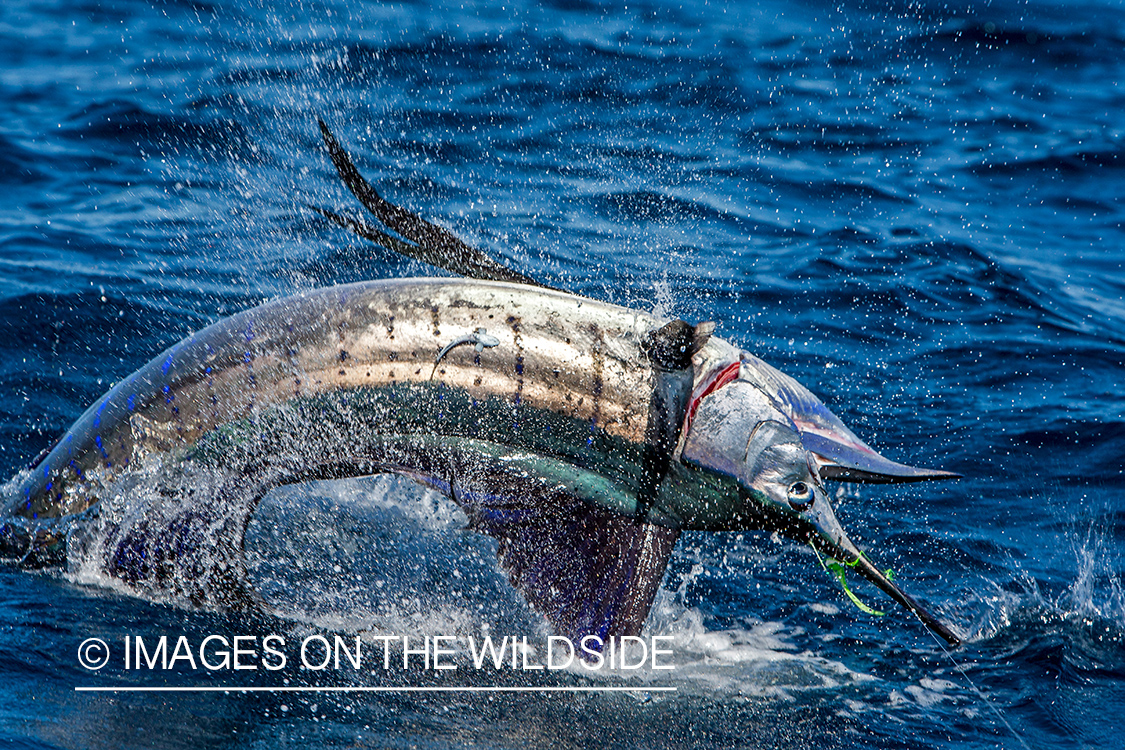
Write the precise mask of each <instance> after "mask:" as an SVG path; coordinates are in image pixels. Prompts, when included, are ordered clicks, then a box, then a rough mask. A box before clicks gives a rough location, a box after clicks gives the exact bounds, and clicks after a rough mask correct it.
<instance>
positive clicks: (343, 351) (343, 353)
mask: <svg viewBox="0 0 1125 750" xmlns="http://www.w3.org/2000/svg"><path fill="white" fill-rule="evenodd" d="M340 361H341V362H347V361H348V351H347V350H346V349H341V350H340Z"/></svg>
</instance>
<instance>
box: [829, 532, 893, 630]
mask: <svg viewBox="0 0 1125 750" xmlns="http://www.w3.org/2000/svg"><path fill="white" fill-rule="evenodd" d="M809 546H810V547H812V549H813V552H815V553H816V559H817V562H819V563H820V567H822V568H824V571H825V572H826V573H828V574H830V575H831V574H835V576H836V578H839V579H840V586H841V587H842V588H843V589H844V593H845V594H847V595H848V598H849V599H851V600H852V604H854V605H855V606H856V607H858V608H859V609H860V610H861V611H863V612H866V613H867V614H869V615H875V616H877V617H882V616H883V615H884V613H883V612H880V611H879V610H877V609H872V608H871V607H869V606H867V605H866V604H864V603H863V602H862V601H860V599H859V597H858V596H856V595H855V594H854V593H853V592H852V590H851V589H850V588H848V578H847V569H848V568H854V567H855V566H856V565H858V564H859V559H858V558H856V559H855V560H852V561H851V562H840V561H839V560H837V559H835V558H832V557H830V558H828V561H827V562H825V560H824V558H823V557H822V556H821V554H820V550H818V549H817V548H816V547H813V545H812V544H810V545H809ZM884 575H886V576H887V580H888V581H890V580H893V579H894V571H892V570H891V569H890V568H887V570H886V571H884Z"/></svg>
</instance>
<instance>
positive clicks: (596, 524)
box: [0, 122, 959, 645]
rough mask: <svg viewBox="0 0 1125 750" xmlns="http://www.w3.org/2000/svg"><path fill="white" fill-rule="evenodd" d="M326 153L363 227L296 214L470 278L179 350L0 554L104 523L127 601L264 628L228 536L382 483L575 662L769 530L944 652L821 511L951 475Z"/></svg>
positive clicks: (104, 417) (684, 326)
mask: <svg viewBox="0 0 1125 750" xmlns="http://www.w3.org/2000/svg"><path fill="white" fill-rule="evenodd" d="M320 129H321V133H322V136H323V141H324V145H325V148H326V150H327V152H328V155H329V156H330V158H331V160H332V163H333V165H334V167H335V169H336V171H337V173H338V174H339V176H340V178H341V179H342V180H343V182H344V184H345V185H346V186H347V188H348V189H349V190H350V191H351V193H352V194H353V195H354V196H355V197H356V198H357V199H358V201H359V202H360V203H361V204H362V205H363V206H364V207H365V208H366V209H367V210H368V211H369V212H370V214H371V215H372V216H373V217H374V218H375V219H376V220H377V221H378V224H373V223H371V221H370V220H369V219H365V218H361V217H359V216H356V215H354V214H352V213H343V212H339V211H332V210H328V209H324V208H319V207H315V206H310V208H311V209H312V210H315V211H316V212H317V213H318V214H320V215H321V216H323V217H325V218H327V219H328V220H330V221H331V222H333V223H335V224H338V225H340V226H342V227H344V228H346V229H348V230H350V231H352V232H354V233H356V234H358V235H360V236H361V237H364V238H366V239H368V240H371V241H372V242H374V243H376V244H378V245H380V246H382V247H384V248H387V249H389V250H392V251H395V252H398V253H401V254H403V255H406V256H409V257H411V258H415V259H418V260H421V261H424V262H426V263H429V264H431V265H434V266H438V267H440V268H443V269H445V270H447V271H449V272H452V273H453V274H456V275H457V276H460V277H461V278H417V279H393V280H377V281H366V282H360V283H354V284H347V285H341V286H333V287H327V288H323V289H318V290H314V291H309V292H304V293H300V294H297V295H294V296H291V297H287V298H284V299H278V300H275V301H272V302H268V303H266V304H264V305H261V306H260V307H256V308H254V309H250V310H246V311H244V312H241V313H238V314H236V315H234V316H232V317H229V318H226V319H224V320H221V321H219V322H217V323H215V324H213V325H211V326H209V327H207V328H205V329H203V330H201V331H199V332H197V333H194V334H192V335H190V336H188V337H187V338H186V339H184V340H183V341H181V342H179V343H178V344H176V345H174V346H172V347H171V348H170V349H168V350H167V351H165V352H163V353H161V354H160V355H158V356H157V357H155V358H154V359H153V360H152V361H151V362H149V363H148V364H147V365H145V366H144V367H143V368H141V369H140V370H139V371H137V372H136V373H134V374H132V375H130V376H129V377H127V378H125V379H124V380H122V381H121V382H120V383H118V384H117V385H115V386H114V387H113V388H112V389H111V390H110V391H109V392H108V393H106V394H105V395H104V396H103V397H102V398H101V399H99V400H98V401H97V402H96V403H95V404H94V405H93V406H91V407H90V408H89V409H88V410H87V411H86V412H85V413H84V414H83V415H82V416H81V417H80V418H79V419H78V421H77V422H76V423H75V424H74V425H73V426H72V427H71V428H70V430H69V431H68V432H67V433H66V434H65V435H63V436H62V438H60V439H59V440H58V441H57V442H56V443H55V444H54V445H53V446H51V447H50V448H49V449H48V450H46V451H44V453H43V455H41V456H40V458H39V459H37V460H36V461H35V462H34V463H33V465H32V466H31V467H30V468H29V469H27V470H25V471H24V472H21V473H20V474H19V475H17V476H16V477H14V478H13V479H12V480H11V481H10V482H8V484H7V485H5V487H4V489H3V502H4V506H3V507H4V510H5V514H6V515H5V518H4V520H3V526H2V527H0V552H2V553H3V554H4V555H5V556H8V557H16V558H18V559H19V560H21V561H22V562H23V563H24V564H25V565H29V566H35V565H46V564H51V563H54V562H58V561H59V560H62V559H65V555H66V549H67V544H68V538H70V536H71V535H72V534H71V532H72V530H73V529H74V528H76V526H78V525H80V524H81V523H84V522H89V521H90V519H91V517H96V518H97V519H98V522H99V523H101V524H103V526H104V528H105V529H106V533H104V534H103V535H102V536H101V537H99V540H98V542H97V544H98V549H97V550H96V554H97V555H98V556H99V559H100V560H101V564H102V566H103V567H104V570H105V572H106V573H108V574H109V575H111V576H114V577H116V578H117V579H119V580H121V581H123V582H125V583H126V584H128V585H130V586H132V587H134V588H135V589H136V590H137V591H138V592H140V593H149V594H152V595H162V596H170V597H172V598H177V597H178V598H181V599H184V600H186V601H190V602H194V603H197V604H203V605H211V606H219V607H244V606H254V604H255V603H256V602H258V599H257V596H256V594H255V593H254V592H253V590H252V587H251V586H250V584H249V582H248V581H247V577H246V570H245V566H244V553H243V537H244V533H245V529H246V525H247V522H248V520H249V518H250V516H251V515H252V514H253V512H254V509H255V507H256V505H257V504H258V502H259V501H260V500H261V498H262V497H263V496H264V495H265V494H266V493H267V492H268V491H269V490H270V489H272V488H273V487H276V486H278V485H280V484H287V483H296V482H303V481H309V480H313V479H324V478H341V477H356V476H366V475H372V474H378V473H388V472H389V473H395V474H400V475H404V476H406V477H410V478H411V479H413V480H415V481H417V482H419V483H421V484H422V485H425V486H427V487H430V488H434V489H436V490H438V491H440V492H441V493H444V494H445V495H447V496H448V497H450V498H452V500H453V501H455V502H456V504H457V505H458V506H460V507H461V508H462V509H463V510H464V512H465V515H466V517H467V518H468V523H469V526H470V528H471V529H473V530H475V531H477V532H480V533H482V534H486V535H488V536H491V537H493V538H495V539H496V540H497V542H498V546H497V554H498V559H499V564H500V566H501V567H502V569H503V570H504V571H505V573H506V575H507V577H508V580H509V581H510V582H511V584H512V586H514V587H515V588H516V589H518V590H519V591H520V592H521V593H522V595H523V596H524V597H525V598H526V600H527V602H528V603H529V604H530V605H531V606H532V608H534V609H535V610H536V611H537V612H539V613H540V614H541V615H542V616H543V617H544V618H546V620H547V621H548V622H549V624H550V626H551V628H552V630H553V631H554V632H555V633H557V634H559V635H565V636H568V637H570V638H572V639H574V640H577V639H580V638H584V637H586V636H590V635H594V636H597V637H598V638H600V639H602V641H603V642H604V641H605V640H606V639H608V638H609V637H611V636H624V635H636V634H638V633H639V632H640V630H641V628H642V626H643V625H644V622H645V620H646V617H647V615H648V612H649V610H650V608H651V606H652V602H653V598H654V596H655V594H656V592H657V590H658V588H659V586H660V583H661V579H662V577H663V574H664V570H665V567H666V565H667V562H668V560H669V558H670V556H671V554H672V551H673V549H674V547H675V545H676V541H677V539H678V537H679V535H680V534H681V532H683V531H687V530H699V531H713V532H725V531H736V530H766V531H773V532H776V533H778V534H779V535H781V536H783V537H786V538H789V539H793V540H797V541H799V542H801V543H807V544H810V545H812V546H813V547H814V548H815V549H816V550H817V551H818V554H819V555H822V556H826V557H829V558H833V559H835V560H837V561H840V562H842V563H846V564H847V565H850V566H852V567H853V569H854V570H855V571H856V572H858V573H859V574H861V575H862V576H864V577H865V578H867V579H868V580H869V581H871V582H872V583H873V584H875V585H876V586H877V587H878V588H880V589H881V590H882V591H884V592H885V593H886V594H887V595H888V596H889V597H890V598H892V599H893V600H895V601H896V602H898V603H899V604H900V605H902V606H903V607H905V608H906V609H907V610H908V611H910V612H911V613H913V614H914V615H916V616H917V617H918V618H919V619H920V620H921V621H922V622H923V623H924V624H925V625H926V627H928V628H929V629H930V630H931V631H933V632H934V633H936V634H937V635H938V636H940V637H942V638H943V639H945V641H947V642H948V643H950V644H954V645H955V644H957V643H958V642H959V638H958V635H957V634H956V633H955V632H954V630H953V629H952V628H951V627H950V626H949V625H947V624H945V623H944V622H943V621H942V620H940V619H939V618H937V617H936V616H935V615H933V614H932V613H931V612H930V611H929V610H927V609H926V608H925V607H923V606H922V605H921V604H919V603H918V602H917V601H915V600H914V599H913V598H911V597H910V596H909V595H907V594H906V593H905V592H903V591H902V590H901V589H900V588H899V586H898V585H897V584H896V583H894V582H892V581H891V580H890V579H889V578H888V576H887V575H886V574H884V573H883V572H882V571H881V570H880V569H879V568H878V567H877V566H876V565H874V564H873V563H872V562H871V561H870V560H869V559H868V557H867V555H866V554H864V553H863V552H862V551H860V549H859V548H858V547H857V546H856V545H855V544H853V543H852V541H851V540H850V539H849V538H848V536H847V534H845V532H844V530H843V529H842V527H841V525H840V523H839V522H838V520H837V518H836V515H835V513H834V511H833V507H832V503H831V502H830V500H829V497H830V496H829V493H828V491H827V490H826V488H825V483H826V482H828V481H832V480H842V481H849V482H875V483H888V482H915V481H922V480H937V479H949V478H953V477H956V476H958V475H957V474H954V473H952V472H947V471H939V470H933V469H921V468H915V467H910V466H906V465H903V464H901V463H897V462H895V461H892V460H890V459H888V458H885V457H884V456H882V455H881V454H879V453H878V452H876V451H875V450H874V449H873V448H871V447H870V446H869V445H867V444H866V443H865V442H864V441H863V440H861V439H860V438H859V437H858V436H857V435H856V434H855V433H854V432H852V431H851V430H850V429H848V428H847V427H846V426H845V425H844V424H843V422H842V421H841V420H840V419H839V418H837V417H836V416H835V415H834V414H833V413H832V412H831V411H830V410H829V409H828V408H827V407H826V406H825V405H824V404H823V403H822V402H821V401H820V399H818V398H817V397H816V396H815V395H813V394H812V393H811V392H810V391H809V390H808V389H806V388H805V387H804V386H802V385H801V384H800V383H798V382H797V381H796V380H794V379H793V378H791V377H789V376H787V375H785V374H783V373H782V372H780V371H779V370H777V369H775V368H773V367H772V366H770V365H768V364H766V363H765V362H763V361H762V360H760V359H759V358H757V357H756V356H754V355H753V354H751V353H749V352H747V351H744V350H742V349H741V348H739V347H738V346H735V345H733V344H731V343H728V342H726V341H724V340H722V339H720V338H719V337H717V336H715V335H714V325H713V324H710V323H701V324H691V323H688V322H686V321H683V320H676V319H673V320H668V319H664V318H660V317H658V316H655V315H652V314H649V313H647V312H642V311H638V310H633V309H628V308H625V307H620V306H617V305H612V304H607V303H604V302H601V301H597V300H594V299H590V298H587V297H583V296H579V295H576V294H571V293H568V292H566V291H563V290H559V289H554V288H552V287H550V286H548V285H546V284H544V283H541V282H539V281H537V280H535V279H533V278H531V277H529V276H527V275H525V274H523V273H520V272H519V271H516V270H513V269H511V268H509V267H508V266H506V265H504V264H502V263H500V262H498V261H497V260H495V259H494V258H492V257H491V256H489V255H488V254H486V253H484V252H482V251H480V250H478V249H476V248H473V247H471V246H469V245H468V244H466V243H465V242H463V241H462V240H460V239H459V238H458V237H456V236H455V235H454V234H453V233H452V232H450V231H448V230H446V229H444V228H442V227H440V226H438V225H436V224H433V223H431V222H429V221H427V220H425V219H423V218H422V217H420V216H418V215H417V214H415V213H413V212H411V211H408V210H406V209H404V208H402V207H401V206H398V205H396V204H393V203H391V202H389V201H387V200H386V199H384V198H383V197H382V196H381V195H380V194H379V193H378V192H377V191H376V190H375V188H374V187H372V186H371V184H370V183H368V181H367V180H366V179H364V177H363V176H362V175H361V174H360V172H359V170H358V169H357V168H356V167H355V165H354V163H353V161H352V159H351V158H350V156H349V155H348V153H347V152H346V150H345V149H344V148H343V147H342V146H341V144H340V143H339V141H338V140H337V139H336V138H335V136H334V135H333V134H332V133H331V132H330V130H329V129H328V127H327V126H326V125H325V124H324V123H323V122H320ZM145 482H147V483H148V484H145ZM138 487H147V493H148V494H147V496H146V497H148V499H147V500H146V504H145V507H144V509H143V511H142V512H139V513H138V512H135V511H130V512H124V511H122V510H121V509H120V508H121V504H120V503H119V502H114V501H113V499H114V498H115V497H116V498H120V496H121V494H122V493H129V492H131V491H136V488H138ZM87 543H88V542H87ZM375 552H377V551H375Z"/></svg>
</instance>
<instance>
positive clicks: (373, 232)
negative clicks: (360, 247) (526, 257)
mask: <svg viewBox="0 0 1125 750" xmlns="http://www.w3.org/2000/svg"><path fill="white" fill-rule="evenodd" d="M317 122H318V123H320V132H321V135H322V136H323V137H324V145H325V147H326V148H327V149H328V154H329V156H331V157H332V164H333V165H334V166H335V167H336V172H337V173H338V174H339V175H340V179H341V180H343V181H344V185H346V186H347V188H348V190H350V191H351V193H352V195H354V196H355V197H356V198H358V199H359V202H360V203H362V204H363V205H364V207H365V208H366V209H367V210H368V211H370V212H371V213H372V214H373V215H374V216H375V218H377V219H378V220H379V221H380V222H382V223H383V224H384V225H385V226H386V227H388V228H389V229H391V230H392V231H394V232H396V233H397V234H399V235H401V236H402V237H404V238H405V239H406V240H407V241H405V242H404V241H403V240H400V239H398V238H396V237H392V236H390V235H388V234H386V233H385V232H383V231H381V230H379V229H377V228H375V227H373V226H371V225H369V224H367V223H366V222H363V221H360V220H358V219H352V218H349V217H346V216H341V215H340V214H337V213H335V212H333V211H328V210H325V209H322V208H317V207H315V206H310V208H312V209H313V210H315V211H316V212H318V213H319V214H321V215H322V216H324V217H326V218H328V219H331V220H332V221H334V222H335V223H337V224H339V225H340V226H342V227H344V228H345V229H350V230H351V231H353V232H355V233H356V234H358V235H359V236H361V237H363V238H365V239H369V240H371V241H372V242H375V243H377V244H379V245H382V246H383V247H385V248H387V249H388V250H393V251H394V252H396V253H400V254H402V255H405V256H407V257H409V258H415V259H417V260H420V261H423V262H424V263H429V264H430V265H433V266H437V267H438V268H444V269H445V270H447V271H451V272H453V273H455V274H458V275H460V276H467V277H468V278H471V279H483V280H486V281H511V282H514V283H517V284H527V285H529V286H537V287H541V288H543V289H551V288H552V287H549V286H547V285H546V284H542V283H540V282H538V281H536V280H535V279H532V278H531V277H529V276H525V275H524V274H522V273H520V272H519V271H513V270H512V269H510V268H508V267H507V266H505V265H503V264H502V263H499V262H497V261H496V260H494V259H493V258H491V257H490V256H488V255H486V254H485V253H483V252H481V251H480V250H477V249H476V248H474V247H470V246H469V245H466V244H465V243H464V242H462V241H461V240H460V239H459V238H458V237H456V236H455V235H454V234H453V233H452V232H450V231H449V230H447V229H443V228H442V227H439V226H438V225H436V224H432V223H430V222H428V221H426V220H425V219H423V218H422V217H421V216H418V215H417V214H415V213H411V212H410V211H407V210H406V209H405V208H402V207H401V206H396V205H395V204H393V203H391V202H390V201H388V200H386V199H385V198H383V196H381V195H379V193H378V192H377V191H376V190H375V188H373V187H372V186H371V184H370V183H368V182H367V180H365V179H364V178H363V175H361V174H360V173H359V170H358V169H356V167H355V164H353V163H352V160H351V157H350V156H348V152H347V151H345V150H344V148H343V146H341V145H340V142H339V141H337V140H336V137H335V136H334V135H332V132H331V131H330V130H329V129H328V126H327V125H325V124H324V121H323V120H317Z"/></svg>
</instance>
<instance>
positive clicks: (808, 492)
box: [788, 482, 815, 510]
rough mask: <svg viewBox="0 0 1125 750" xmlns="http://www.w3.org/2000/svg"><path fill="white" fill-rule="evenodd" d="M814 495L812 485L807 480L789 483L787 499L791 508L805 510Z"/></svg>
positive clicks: (810, 503)
mask: <svg viewBox="0 0 1125 750" xmlns="http://www.w3.org/2000/svg"><path fill="white" fill-rule="evenodd" d="M814 497H815V495H814V494H813V488H812V485H810V484H808V483H807V482H794V483H793V484H791V485H789V493H788V499H789V505H791V506H792V507H793V510H805V509H806V508H808V507H809V506H810V505H812V501H813V498H814Z"/></svg>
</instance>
